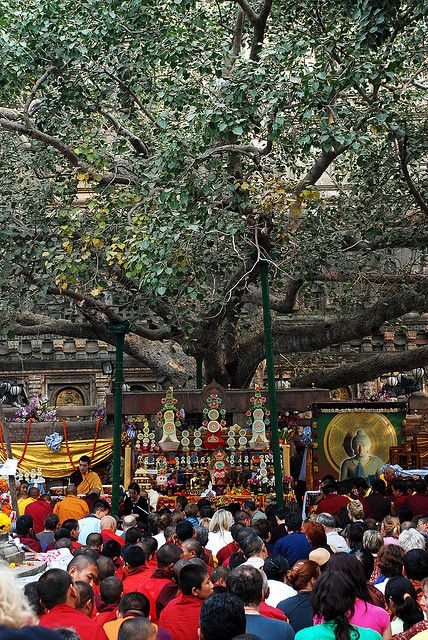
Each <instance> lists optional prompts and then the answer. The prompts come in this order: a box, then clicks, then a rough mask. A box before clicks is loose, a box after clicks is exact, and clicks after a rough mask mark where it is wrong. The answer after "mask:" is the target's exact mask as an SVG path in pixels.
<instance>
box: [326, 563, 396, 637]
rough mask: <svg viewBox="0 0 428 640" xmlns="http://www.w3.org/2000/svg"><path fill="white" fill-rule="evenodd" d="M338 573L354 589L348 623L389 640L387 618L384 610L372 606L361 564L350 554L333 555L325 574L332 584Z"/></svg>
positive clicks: (389, 629) (389, 628) (371, 598)
mask: <svg viewBox="0 0 428 640" xmlns="http://www.w3.org/2000/svg"><path fill="white" fill-rule="evenodd" d="M339 572H341V573H345V574H346V575H347V576H349V578H350V580H351V581H352V584H353V585H354V589H355V594H356V599H355V602H354V611H353V613H352V615H350V616H349V620H350V622H351V623H352V624H354V625H356V626H358V627H366V628H368V629H374V630H375V631H377V632H378V633H380V634H381V636H382V638H383V640H390V638H391V625H390V621H389V616H388V614H387V612H386V611H385V609H382V608H381V607H379V606H377V605H375V604H373V597H372V596H371V594H370V592H369V590H368V587H367V582H366V576H365V574H364V570H363V567H362V564H361V562H360V561H359V560H358V559H357V558H356V557H355V555H352V554H350V553H334V554H333V555H332V556H331V558H330V560H329V561H328V562H327V565H326V569H325V573H328V574H329V575H330V580H331V581H332V582H333V581H334V580H336V576H337V575H338V573H339Z"/></svg>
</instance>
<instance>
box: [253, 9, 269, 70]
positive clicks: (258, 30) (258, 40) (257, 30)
mask: <svg viewBox="0 0 428 640" xmlns="http://www.w3.org/2000/svg"><path fill="white" fill-rule="evenodd" d="M271 9H272V0H264V3H263V8H262V10H261V12H260V14H259V15H258V16H257V20H256V22H255V24H254V32H253V39H252V42H251V50H250V60H253V61H254V62H256V61H257V60H258V59H259V56H260V51H261V48H262V46H263V41H264V38H265V31H266V24H267V20H268V18H269V14H270V12H271Z"/></svg>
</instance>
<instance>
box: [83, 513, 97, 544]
mask: <svg viewBox="0 0 428 640" xmlns="http://www.w3.org/2000/svg"><path fill="white" fill-rule="evenodd" d="M79 527H80V531H79V538H78V541H79V542H80V544H86V538H87V537H88V535H89V534H90V533H99V532H100V531H101V525H100V520H99V519H98V518H97V516H86V518H82V519H81V520H79Z"/></svg>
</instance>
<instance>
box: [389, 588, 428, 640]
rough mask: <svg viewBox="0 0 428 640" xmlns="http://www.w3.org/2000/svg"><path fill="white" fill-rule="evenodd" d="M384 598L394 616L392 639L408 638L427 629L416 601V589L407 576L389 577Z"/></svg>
mask: <svg viewBox="0 0 428 640" xmlns="http://www.w3.org/2000/svg"><path fill="white" fill-rule="evenodd" d="M385 599H386V602H387V604H388V606H389V608H390V609H391V612H392V614H393V616H394V618H395V619H394V620H393V621H392V622H391V627H392V632H393V633H394V636H393V638H394V640H410V638H413V636H415V635H416V634H417V633H420V632H421V631H426V630H427V629H428V621H426V620H425V617H424V612H423V611H422V608H421V606H420V604H419V603H418V602H417V594H416V589H415V587H414V586H413V585H412V583H411V582H410V580H408V579H407V578H403V577H402V576H397V577H396V578H391V579H390V580H388V583H387V585H386V587H385Z"/></svg>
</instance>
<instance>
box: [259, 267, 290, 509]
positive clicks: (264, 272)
mask: <svg viewBox="0 0 428 640" xmlns="http://www.w3.org/2000/svg"><path fill="white" fill-rule="evenodd" d="M260 282H261V285H262V302H263V326H264V334H265V351H266V370H267V379H268V391H269V409H270V427H271V434H272V435H271V441H272V453H273V468H274V471H275V492H276V502H277V504H279V505H280V506H281V507H282V506H283V505H284V491H283V486H282V465H281V451H280V447H279V434H278V410H277V406H276V387H275V369H274V362H273V345H272V319H271V314H270V300H269V267H268V263H267V262H266V261H265V260H263V261H261V262H260Z"/></svg>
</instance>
